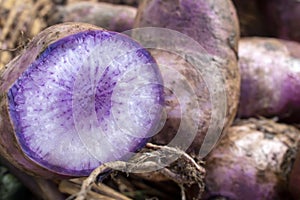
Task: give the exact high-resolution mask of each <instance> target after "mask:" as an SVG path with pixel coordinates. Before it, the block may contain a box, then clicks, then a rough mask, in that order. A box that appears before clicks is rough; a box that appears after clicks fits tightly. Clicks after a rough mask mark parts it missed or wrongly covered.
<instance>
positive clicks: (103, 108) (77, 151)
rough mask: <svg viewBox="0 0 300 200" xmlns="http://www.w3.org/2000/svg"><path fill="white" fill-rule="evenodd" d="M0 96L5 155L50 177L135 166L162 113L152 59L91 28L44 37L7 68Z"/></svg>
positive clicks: (56, 30) (76, 26) (61, 29)
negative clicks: (111, 164) (127, 163)
mask: <svg viewBox="0 0 300 200" xmlns="http://www.w3.org/2000/svg"><path fill="white" fill-rule="evenodd" d="M137 75H138V76H137ZM0 91H1V110H0V113H1V115H0V116H1V122H0V132H1V135H0V153H1V155H2V156H3V157H5V158H6V159H7V160H8V161H9V162H10V163H12V164H13V165H15V166H16V167H17V168H19V169H21V170H24V171H26V172H28V173H30V174H34V175H40V176H43V177H48V178H52V177H69V176H86V175H88V174H89V173H90V172H91V171H92V170H93V169H94V168H96V167H97V166H99V165H100V164H102V163H104V162H108V161H114V160H126V159H128V158H129V157H130V156H131V154H132V153H133V152H134V151H135V150H137V149H138V148H140V147H142V146H143V145H144V144H145V142H146V139H147V137H148V134H150V135H151V134H153V133H152V132H155V131H156V126H157V124H158V122H159V121H160V118H161V114H162V104H163V87H162V78H161V75H160V72H159V70H158V67H157V64H156V62H155V61H154V59H153V58H152V57H151V55H150V54H149V53H148V52H147V51H146V50H145V49H143V48H142V47H141V46H140V45H139V44H138V43H137V42H135V41H134V40H132V39H130V38H129V37H127V36H125V35H122V34H119V33H116V32H109V31H106V30H103V29H101V28H99V27H96V26H92V25H88V24H83V23H65V24H59V25H55V26H52V27H49V28H47V29H46V30H44V31H42V32H41V33H40V34H39V35H37V36H36V37H35V38H34V39H33V40H32V41H31V42H30V43H29V45H28V47H27V48H26V49H25V50H24V51H23V52H22V54H21V55H20V56H18V57H17V58H16V59H14V60H13V61H11V62H10V63H9V64H8V65H7V66H6V68H5V69H2V71H1V82H0Z"/></svg>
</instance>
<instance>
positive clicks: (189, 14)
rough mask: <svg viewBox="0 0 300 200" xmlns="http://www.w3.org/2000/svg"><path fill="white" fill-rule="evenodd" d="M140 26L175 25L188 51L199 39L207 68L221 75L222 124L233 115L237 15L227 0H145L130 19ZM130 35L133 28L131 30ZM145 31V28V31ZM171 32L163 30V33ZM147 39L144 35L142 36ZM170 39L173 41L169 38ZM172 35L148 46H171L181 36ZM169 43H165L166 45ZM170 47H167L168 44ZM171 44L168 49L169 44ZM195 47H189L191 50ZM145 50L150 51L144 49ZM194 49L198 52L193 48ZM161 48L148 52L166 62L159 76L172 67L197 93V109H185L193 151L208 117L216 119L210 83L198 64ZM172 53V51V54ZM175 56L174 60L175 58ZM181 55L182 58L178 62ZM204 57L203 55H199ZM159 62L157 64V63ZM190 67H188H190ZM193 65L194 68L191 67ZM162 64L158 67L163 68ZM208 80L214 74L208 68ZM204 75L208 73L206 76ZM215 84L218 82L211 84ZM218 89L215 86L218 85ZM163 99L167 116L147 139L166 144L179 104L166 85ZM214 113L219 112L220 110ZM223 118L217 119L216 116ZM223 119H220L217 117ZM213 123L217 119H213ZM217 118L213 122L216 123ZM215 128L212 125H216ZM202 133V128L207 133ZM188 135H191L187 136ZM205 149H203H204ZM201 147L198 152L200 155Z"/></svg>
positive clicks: (174, 127) (176, 121)
mask: <svg viewBox="0 0 300 200" xmlns="http://www.w3.org/2000/svg"><path fill="white" fill-rule="evenodd" d="M141 27H153V29H155V28H157V27H161V28H167V29H170V30H173V31H178V32H180V33H182V34H183V35H184V36H186V37H188V38H190V39H191V40H193V44H194V45H193V44H192V43H189V45H190V46H189V47H187V48H186V49H185V50H186V51H187V52H188V53H187V55H188V54H189V53H190V52H193V50H194V49H193V46H195V45H199V46H201V47H202V48H203V51H202V52H201V53H203V54H205V55H206V56H207V58H208V59H207V60H206V61H205V62H206V66H208V68H209V66H210V67H211V69H212V68H214V67H215V68H217V69H218V71H219V72H220V73H221V74H222V75H223V76H224V77H225V78H223V79H222V85H221V87H224V88H225V89H224V90H225V92H226V96H219V99H220V101H223V100H225V101H226V103H225V104H226V105H224V107H223V108H224V109H226V111H227V112H226V116H225V117H224V118H225V128H226V127H228V126H229V125H230V124H231V122H232V120H233V118H234V117H235V114H236V111H237V103H238V97H239V91H240V75H239V70H238V66H237V46H238V39H239V34H240V33H239V26H238V19H237V16H236V13H235V9H234V6H233V4H232V2H231V1H230V0H224V1H215V0H209V1H207V0H205V1H204V0H198V1H194V0H180V1H179V0H175V1H174V0H165V1H162V0H145V1H142V2H141V3H140V4H139V8H138V14H137V17H136V21H135V28H141ZM133 32H134V31H133ZM158 32H159V31H158ZM133 35H134V34H133ZM145 35H147V33H145ZM168 37H171V35H170V36H168V35H167V36H166V38H168ZM144 38H145V40H147V36H145V37H144ZM172 41H173V42H172ZM172 41H170V40H167V41H164V40H163V39H161V40H160V41H158V42H157V44H155V43H153V45H154V46H156V47H158V48H160V47H161V46H163V45H162V44H165V45H166V46H167V45H169V46H170V47H171V46H172V47H173V49H178V47H176V45H174V43H177V42H178V41H179V42H178V43H180V41H184V39H183V37H182V36H178V37H177V38H174V37H173V38H172ZM172 47H171V48H172ZM169 49H170V48H169ZM171 50H172V49H171ZM194 51H195V50H194ZM150 52H152V51H151V50H150ZM199 53H200V52H199ZM167 54H168V52H167V53H165V54H163V55H159V53H157V51H156V53H154V54H153V55H154V57H155V59H157V60H158V64H159V66H160V68H161V69H162V68H164V66H168V69H167V68H165V69H164V70H166V73H165V75H164V74H163V79H164V80H167V81H166V82H168V81H171V80H172V78H171V77H172V75H170V74H174V73H172V72H171V71H170V73H168V72H167V71H168V70H174V71H178V72H179V74H182V75H183V76H184V77H185V78H186V81H187V82H188V83H189V82H190V84H191V87H192V88H193V90H194V91H195V97H196V98H197V103H198V104H199V108H200V109H198V110H197V109H196V105H195V104H193V105H190V106H189V108H188V109H187V112H188V113H190V116H189V118H190V120H189V121H190V122H193V121H195V120H198V122H197V124H198V127H197V128H198V131H197V132H198V134H197V135H196V138H195V140H194V141H193V144H192V145H191V147H190V148H189V153H191V154H194V155H195V154H198V152H199V149H200V148H201V144H202V142H203V138H204V137H205V136H206V135H205V134H206V132H207V130H208V127H209V125H210V122H211V121H215V122H216V121H218V120H216V119H213V118H214V117H212V110H213V108H212V105H211V101H210V100H211V99H210V97H211V96H210V95H212V94H210V92H211V91H208V89H210V88H209V87H208V86H207V85H206V82H205V80H203V78H205V77H202V78H199V76H202V74H201V73H199V71H201V69H199V68H202V67H203V66H192V65H189V64H183V63H184V62H186V63H188V61H187V60H186V58H185V57H182V58H181V60H182V61H178V60H180V59H178V58H174V56H173V57H172V56H168V55H167ZM175 57H176V56H175ZM177 61H178V62H177ZM183 61H184V62H183ZM203 61H204V60H203ZM160 62H161V63H162V65H160ZM176 62H177V63H176ZM191 67H194V69H191ZM197 68H198V69H197ZM164 70H162V71H164ZM209 77H210V80H213V79H214V78H215V79H218V78H216V77H217V75H216V74H212V73H210V74H209ZM206 78H208V77H206ZM173 82H174V84H173V85H172V84H170V88H169V89H170V90H171V91H174V90H176V87H177V86H178V85H182V84H177V85H176V84H175V83H176V80H173ZM214 87H215V88H214V89H216V88H217V87H218V86H214ZM218 89H219V88H218ZM165 93H166V94H167V95H166V99H167V100H168V102H167V105H166V107H167V108H166V110H167V115H168V116H167V121H166V124H165V126H164V128H163V130H162V131H161V132H160V133H159V134H157V135H156V136H154V137H153V138H152V139H153V140H152V141H154V142H155V143H159V144H167V141H170V140H171V139H172V138H173V137H174V136H175V135H176V133H177V131H178V126H179V124H180V120H182V116H181V114H182V113H181V112H178V109H179V111H180V106H181V105H178V102H177V100H176V95H175V94H174V93H170V92H168V91H166V92H165ZM195 112H196V113H201V114H202V115H201V118H200V119H196V118H195V117H194V115H193V113H195ZM219 113H220V116H221V112H219ZM222 120H224V119H221V120H220V121H222ZM222 122H223V121H222ZM217 123H218V122H217ZM221 124H222V125H221V127H220V130H222V129H223V123H221ZM219 125H220V123H219V124H215V125H214V127H215V128H216V127H217V126H219ZM183 132H184V134H185V137H186V138H189V137H190V136H189V134H191V131H189V129H186V130H185V131H183ZM216 132H218V131H216ZM207 135H208V134H207ZM191 137H192V136H191ZM216 138H218V136H216V137H214V138H210V139H208V140H210V141H207V143H206V144H208V143H210V144H209V145H208V146H207V147H205V149H207V150H208V149H209V150H210V148H211V147H212V146H213V145H214V144H215V140H217V139H216ZM209 150H208V151H209ZM206 153H207V151H206V152H205V153H204V154H202V153H201V154H202V155H201V156H205V154H206Z"/></svg>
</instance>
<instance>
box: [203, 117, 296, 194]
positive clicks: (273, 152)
mask: <svg viewBox="0 0 300 200" xmlns="http://www.w3.org/2000/svg"><path fill="white" fill-rule="evenodd" d="M299 141H300V132H299V130H298V129H296V128H295V127H292V126H288V125H285V124H279V123H275V122H274V121H271V120H265V119H261V120H256V119H249V120H241V121H238V122H237V123H236V124H234V125H233V126H232V127H230V128H229V129H228V132H227V134H226V135H225V137H224V138H223V139H222V140H221V142H220V143H219V144H218V145H217V146H216V148H215V149H214V150H213V151H212V152H211V153H210V154H209V156H208V157H207V158H206V170H207V176H206V179H205V183H206V194H205V198H204V199H218V198H216V197H219V199H221V197H223V199H229V200H240V199H244V200H253V199H259V200H274V199H291V197H290V196H289V192H288V180H289V175H290V173H291V168H292V165H293V160H294V159H295V157H296V152H297V148H298V147H299Z"/></svg>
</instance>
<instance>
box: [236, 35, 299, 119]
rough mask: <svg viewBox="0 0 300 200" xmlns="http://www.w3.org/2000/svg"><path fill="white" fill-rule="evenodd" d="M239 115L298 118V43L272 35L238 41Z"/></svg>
mask: <svg viewBox="0 0 300 200" xmlns="http://www.w3.org/2000/svg"><path fill="white" fill-rule="evenodd" d="M239 58H240V59H239V66H240V70H241V76H242V82H241V96H240V104H239V110H238V115H239V116H240V117H251V116H253V117H254V116H259V115H261V116H265V117H275V116H277V117H279V118H280V119H285V120H289V121H294V122H295V121H298V122H299V120H300V117H299V116H300V115H299V114H300V104H299V102H300V91H299V88H300V44H299V43H297V42H291V41H285V40H279V39H273V38H244V39H241V40H240V42H239Z"/></svg>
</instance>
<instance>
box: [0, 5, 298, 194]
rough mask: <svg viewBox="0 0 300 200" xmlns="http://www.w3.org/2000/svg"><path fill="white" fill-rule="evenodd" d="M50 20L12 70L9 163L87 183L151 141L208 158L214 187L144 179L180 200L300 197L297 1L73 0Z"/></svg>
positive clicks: (5, 129) (7, 88) (3, 149)
mask: <svg viewBox="0 0 300 200" xmlns="http://www.w3.org/2000/svg"><path fill="white" fill-rule="evenodd" d="M48 16H49V17H48V19H47V23H48V24H49V27H48V28H47V29H45V30H44V31H42V32H41V33H39V34H38V35H36V36H35V37H34V38H33V39H32V40H31V41H30V42H29V44H28V45H27V46H26V48H25V49H24V50H23V51H22V52H21V53H20V55H19V56H17V57H16V58H14V59H13V60H12V61H11V62H9V63H8V64H7V65H6V66H5V68H3V69H1V71H0V75H1V79H0V92H1V98H0V103H1V107H0V118H1V120H0V132H1V134H0V156H1V157H3V158H4V159H5V160H7V161H8V162H9V163H10V165H13V166H14V167H16V168H17V169H19V170H21V171H23V172H25V173H27V174H29V175H32V176H40V177H43V178H47V179H55V180H58V179H67V178H72V177H82V176H88V175H89V174H91V172H92V171H93V170H94V169H95V168H97V167H98V166H101V165H103V164H106V163H111V162H115V161H122V162H127V161H130V160H131V158H132V157H136V156H138V154H136V153H137V152H139V151H142V152H143V151H144V149H143V147H145V145H146V143H147V142H150V143H153V144H157V145H161V146H166V147H172V148H174V149H178V151H180V152H181V151H184V152H186V153H187V154H188V155H189V156H190V157H191V158H192V159H194V160H195V161H200V160H204V162H205V164H204V165H203V167H204V168H205V170H206V175H205V178H204V180H203V181H204V184H205V186H204V191H202V189H201V188H199V187H198V186H199V185H197V184H196V186H195V184H194V183H195V180H194V181H191V182H189V181H186V182H182V183H181V182H180V181H176V180H175V179H172V178H170V176H169V175H167V174H164V172H165V171H164V170H160V169H158V171H157V173H158V176H154V173H153V172H152V171H151V170H148V171H146V170H145V172H144V173H142V174H140V175H137V176H138V177H140V180H143V179H145V180H147V181H148V182H153V184H157V183H158V182H163V181H170V180H172V181H175V182H176V183H178V184H179V185H180V186H181V188H183V189H182V191H181V192H182V194H181V197H178V199H179V198H182V199H184V198H186V199H191V200H192V199H200V198H201V199H206V200H220V199H226V200H241V199H244V200H288V199H294V200H298V199H300V192H299V191H300V130H299V125H298V124H300V43H299V42H300V25H299V24H300V2H299V1H296V0H288V1H283V0H263V1H259V0H255V1H243V0H233V1H231V0H222V1H217V0H141V1H134V0H127V1H125V0H122V1H121V0H119V1H117V0H116V1H109V0H105V1H104V0H103V2H102V1H99V2H97V1H79V0H69V1H66V2H63V3H61V4H59V5H56V6H55V8H53V9H52V11H51V13H49V15H48ZM270 24H272V26H268V25H270ZM166 157H167V156H166ZM177 158H180V156H179V157H176V159H177ZM161 159H167V158H165V157H163V158H161V157H159V159H156V158H153V160H151V161H152V162H156V164H157V165H161V166H162V168H166V169H168V170H169V171H170V172H172V173H175V172H176V173H179V174H178V177H181V178H182V177H184V176H185V175H183V174H180V170H179V171H176V170H174V169H178V168H179V166H180V167H181V168H182V166H181V165H180V159H179V161H176V159H170V160H169V162H168V161H166V162H164V161H161ZM173 162H177V164H176V167H174V164H172V166H173V167H170V166H169V164H171V163H173ZM197 166H198V165H197ZM183 168H184V166H183ZM185 170H186V169H185ZM185 170H183V171H185ZM124 171H126V170H124ZM126 172H135V171H134V170H128V171H126ZM139 172H140V171H139ZM149 172H150V175H149ZM151 173H153V174H151ZM191 173H192V172H191ZM145 177H147V178H145ZM157 177H159V178H157ZM185 178H186V177H185ZM187 179H188V178H187Z"/></svg>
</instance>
